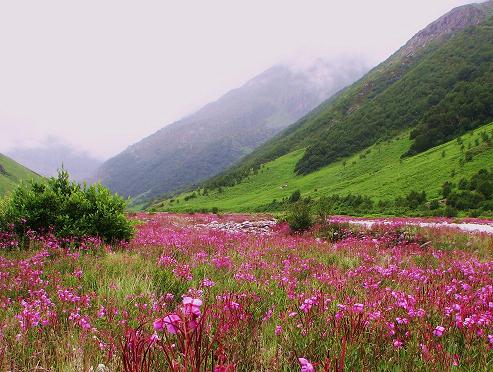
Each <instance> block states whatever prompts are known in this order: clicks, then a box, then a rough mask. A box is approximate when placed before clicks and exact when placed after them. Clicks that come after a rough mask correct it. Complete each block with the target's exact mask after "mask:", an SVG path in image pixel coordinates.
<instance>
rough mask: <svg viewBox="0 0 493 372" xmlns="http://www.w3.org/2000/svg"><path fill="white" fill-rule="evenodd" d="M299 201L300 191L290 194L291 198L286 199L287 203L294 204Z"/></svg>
mask: <svg viewBox="0 0 493 372" xmlns="http://www.w3.org/2000/svg"><path fill="white" fill-rule="evenodd" d="M300 199H301V192H300V190H296V191H294V192H293V193H292V194H291V196H290V197H289V199H288V202H289V203H296V202H297V201H298V200H300Z"/></svg>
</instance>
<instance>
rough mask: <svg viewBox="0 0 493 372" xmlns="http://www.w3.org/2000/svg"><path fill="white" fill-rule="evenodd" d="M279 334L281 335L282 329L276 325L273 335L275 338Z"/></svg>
mask: <svg viewBox="0 0 493 372" xmlns="http://www.w3.org/2000/svg"><path fill="white" fill-rule="evenodd" d="M281 333H282V327H281V326H279V325H278V326H277V327H276V330H275V334H276V336H279V335H280V334H281Z"/></svg>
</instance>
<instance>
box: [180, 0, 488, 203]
mask: <svg viewBox="0 0 493 372" xmlns="http://www.w3.org/2000/svg"><path fill="white" fill-rule="evenodd" d="M492 14H493V1H488V2H485V3H481V4H471V5H466V6H462V7H458V8H455V9H453V10H452V11H450V12H449V13H447V14H446V15H444V16H443V17H441V18H439V19H438V20H436V21H435V22H433V23H432V24H430V25H429V26H427V27H426V28H425V29H423V30H422V31H420V32H418V33H417V34H416V35H415V36H414V37H413V38H412V39H411V40H409V42H407V43H406V44H405V45H404V46H403V47H402V48H400V49H399V50H398V51H397V52H395V53H394V54H393V55H392V56H390V57H389V58H388V59H387V60H386V61H384V62H383V63H382V64H380V65H379V66H377V67H376V68H374V69H373V70H371V71H370V72H369V73H368V74H366V75H365V76H364V77H363V78H362V79H360V80H359V81H357V82H356V83H354V84H352V85H351V86H349V87H347V88H346V89H344V90H343V91H341V92H339V93H338V94H337V95H335V96H334V97H333V98H331V99H329V100H328V101H326V102H324V103H323V104H322V105H320V106H319V107H317V108H316V109H315V110H313V111H312V112H310V113H309V114H308V115H306V116H305V117H303V118H302V119H300V120H299V121H298V122H296V123H295V124H293V125H291V126H290V127H288V128H287V129H286V130H284V131H282V132H281V133H280V134H278V135H277V136H275V137H274V138H273V139H271V140H270V141H268V142H266V143H265V144H264V145H262V146H260V147H259V148H258V149H256V150H255V151H254V152H252V153H251V154H249V155H248V156H246V157H245V158H243V159H242V160H241V161H240V162H238V163H237V164H236V165H235V166H233V167H231V168H229V169H227V170H226V171H224V172H222V173H221V174H219V175H218V176H216V177H213V178H212V179H210V180H207V181H206V182H204V183H203V184H202V185H201V188H202V189H205V190H207V194H208V195H211V197H212V195H215V193H216V192H219V193H220V192H225V193H226V194H227V192H226V191H225V190H226V189H225V188H231V189H232V190H236V194H235V195H238V194H237V193H239V192H240V191H239V190H240V189H239V186H238V185H239V184H242V183H243V184H247V183H248V182H250V180H252V179H260V177H261V174H260V173H261V172H262V170H264V169H267V168H268V169H270V165H273V164H278V163H277V162H281V163H282V164H283V166H282V167H283V168H282V171H280V170H278V171H279V172H280V173H279V175H280V177H281V178H283V179H286V180H293V179H297V180H299V182H301V183H302V182H303V181H301V180H303V179H309V178H304V177H315V176H312V174H320V173H317V172H323V171H324V170H326V169H328V167H331V166H333V165H334V164H339V163H344V164H346V163H347V162H349V161H351V162H353V161H354V160H352V159H354V156H355V155H358V154H359V155H358V156H366V155H365V154H366V152H367V151H371V149H372V148H373V146H377V145H381V144H384V143H386V141H389V140H392V141H396V138H401V139H402V138H404V137H403V136H405V137H407V139H406V141H404V142H403V141H401V142H400V143H401V145H402V146H399V147H398V148H399V149H400V153H397V154H394V156H395V159H394V161H396V162H398V164H403V163H405V162H409V161H410V162H413V161H415V160H416V159H419V156H420V155H422V154H423V153H425V152H426V151H431V150H434V149H437V148H439V146H440V145H442V144H445V143H448V142H449V141H451V140H452V139H454V138H457V137H459V136H460V135H462V134H464V133H466V132H468V131H471V130H473V129H474V128H477V127H479V126H481V125H484V124H486V123H489V122H491V121H493V91H492V90H491V86H493V20H492V18H491V16H492ZM281 159H290V162H285V161H281ZM293 161H294V162H293ZM375 161H382V159H376V160H375ZM384 161H389V160H388V159H386V160H384ZM383 165H385V164H381V166H383ZM483 165H484V166H485V167H488V168H489V167H490V164H488V163H487V162H486V163H484V164H483ZM436 166H439V165H436ZM348 169H349V168H348ZM460 170H461V168H458V169H457V172H459V171H460ZM360 171H361V169H360ZM375 171H376V170H375V167H374V166H371V164H367V172H366V173H363V174H362V173H358V174H357V175H356V174H354V177H355V178H354V179H353V180H348V179H347V178H345V184H346V185H350V184H352V183H353V182H356V183H357V182H363V178H368V179H370V178H375V182H376V183H377V184H379V183H381V180H379V179H378V175H377V174H374V172H375ZM394 171H396V169H394ZM415 171H416V172H417V173H416V175H415V176H416V177H419V172H420V170H419V169H415ZM264 173H265V171H264ZM271 176H272V177H274V176H273V175H271ZM339 176H340V175H338V176H336V175H334V174H332V176H331V177H329V178H323V177H322V179H320V180H319V182H315V183H313V184H311V185H312V186H313V187H314V189H315V188H317V189H318V187H319V186H322V189H326V190H329V189H330V190H338V192H343V191H344V189H341V188H338V187H334V188H331V187H330V185H337V184H339V185H340V181H341V180H340V179H338V178H337V177H339ZM393 177H394V178H395V179H398V177H399V174H398V173H394V175H393ZM389 180H392V177H390V178H389V179H387V182H388V181H389ZM408 181H410V180H409V179H408ZM443 181H445V180H442V181H437V180H436V179H435V182H438V183H439V182H443ZM265 182H266V183H265V184H263V183H262V182H260V183H254V186H253V187H255V190H256V192H257V196H258V197H259V198H262V192H264V191H265V192H266V195H267V194H269V193H270V191H271V190H272V184H270V183H268V180H265ZM235 185H236V186H235ZM362 185H363V187H362V189H359V191H362V190H364V188H365V186H364V185H366V183H363V184H362ZM250 186H252V185H251V184H250ZM402 186H403V187H404V189H397V190H396V191H395V192H394V193H396V192H398V193H401V192H403V191H404V190H405V189H409V188H412V187H413V183H412V182H410V183H408V184H403V185H402ZM433 187H435V188H436V184H435V186H433ZM286 192H288V190H287V188H286V190H284V193H281V194H282V195H284V194H286ZM311 192H312V193H313V192H314V191H313V190H312V191H311ZM369 192H370V191H369ZM371 193H372V192H371ZM274 194H275V195H276V196H277V197H279V194H280V193H278V192H276V193H274ZM270 196H272V193H271V195H270ZM270 196H269V197H270ZM284 196H285V195H284ZM288 196H289V195H288ZM315 196H316V194H315ZM378 196H380V195H378ZM207 199H208V198H207V197H206V198H203V201H204V203H206V204H207V203H208V201H207ZM236 200H237V201H238V199H236ZM271 200H272V199H271ZM264 201H265V200H264ZM191 203H194V204H195V205H194V207H197V208H200V205H199V203H198V201H197V200H194V201H193V202H191ZM182 207H183V205H181V206H180V208H182Z"/></svg>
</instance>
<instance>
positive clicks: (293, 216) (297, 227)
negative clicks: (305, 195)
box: [286, 200, 313, 232]
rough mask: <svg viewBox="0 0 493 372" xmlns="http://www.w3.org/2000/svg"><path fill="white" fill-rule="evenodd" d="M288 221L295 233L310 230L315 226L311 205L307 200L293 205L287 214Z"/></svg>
mask: <svg viewBox="0 0 493 372" xmlns="http://www.w3.org/2000/svg"><path fill="white" fill-rule="evenodd" d="M286 221H287V223H288V224H289V227H290V228H291V230H293V231H295V232H301V231H305V230H308V229H309V228H310V227H311V226H312V225H313V219H312V215H311V206H310V204H309V203H308V202H306V201H305V200H299V201H297V202H296V203H294V204H292V205H291V206H290V207H289V209H288V212H287V214H286Z"/></svg>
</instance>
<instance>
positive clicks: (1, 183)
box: [0, 154, 41, 196]
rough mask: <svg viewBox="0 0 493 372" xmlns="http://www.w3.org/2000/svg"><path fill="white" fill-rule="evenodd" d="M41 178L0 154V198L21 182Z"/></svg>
mask: <svg viewBox="0 0 493 372" xmlns="http://www.w3.org/2000/svg"><path fill="white" fill-rule="evenodd" d="M38 178H41V177H40V176H39V175H38V174H36V173H34V172H32V171H31V170H29V169H27V168H26V167H24V166H22V165H20V164H19V163H16V162H15V161H14V160H12V159H10V158H9V157H7V156H5V155H3V154H0V196H1V195H3V194H5V193H6V192H8V191H12V190H13V189H14V188H15V187H16V186H17V185H18V184H19V183H20V182H21V181H27V180H31V179H38Z"/></svg>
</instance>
